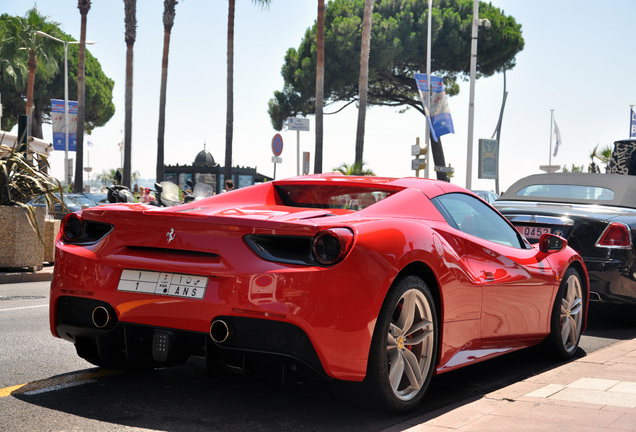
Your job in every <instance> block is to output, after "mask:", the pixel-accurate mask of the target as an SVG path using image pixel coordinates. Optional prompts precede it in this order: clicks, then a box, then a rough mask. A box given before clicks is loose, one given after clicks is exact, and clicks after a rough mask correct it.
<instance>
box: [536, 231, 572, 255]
mask: <svg viewBox="0 0 636 432" xmlns="http://www.w3.org/2000/svg"><path fill="white" fill-rule="evenodd" d="M567 245H568V241H567V240H566V239H564V238H563V237H559V236H557V235H554V234H543V235H541V238H540V239H539V250H540V251H541V252H543V253H553V252H560V251H562V250H563V249H565V247H566V246H567Z"/></svg>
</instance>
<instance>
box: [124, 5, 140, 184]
mask: <svg viewBox="0 0 636 432" xmlns="http://www.w3.org/2000/svg"><path fill="white" fill-rule="evenodd" d="M124 12H125V17H124V20H125V23H126V33H125V39H126V97H125V104H124V105H125V110H126V114H125V120H124V177H123V179H122V184H123V185H124V186H128V187H130V185H131V183H130V171H131V162H132V161H131V155H132V153H131V143H132V98H133V46H134V45H135V39H137V0H124Z"/></svg>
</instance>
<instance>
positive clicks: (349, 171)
mask: <svg viewBox="0 0 636 432" xmlns="http://www.w3.org/2000/svg"><path fill="white" fill-rule="evenodd" d="M364 165H365V163H364V162H362V161H360V162H354V163H353V164H351V165H349V164H347V163H343V164H342V165H340V166H339V167H337V168H334V169H333V170H334V171H337V172H340V173H342V174H344V175H351V176H374V175H375V173H374V172H373V171H372V170H370V169H367V168H364Z"/></svg>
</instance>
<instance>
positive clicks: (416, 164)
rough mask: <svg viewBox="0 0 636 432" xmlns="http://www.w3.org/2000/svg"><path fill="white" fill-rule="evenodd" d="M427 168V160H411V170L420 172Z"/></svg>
mask: <svg viewBox="0 0 636 432" xmlns="http://www.w3.org/2000/svg"><path fill="white" fill-rule="evenodd" d="M424 168H426V159H412V160H411V169H412V170H419V169H424Z"/></svg>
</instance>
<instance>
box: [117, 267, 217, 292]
mask: <svg viewBox="0 0 636 432" xmlns="http://www.w3.org/2000/svg"><path fill="white" fill-rule="evenodd" d="M207 285H208V278H207V277H205V276H194V275H188V274H181V273H164V272H154V271H147V270H124V271H122V273H121V277H120V278H119V285H118V286H117V291H127V292H138V293H145V294H159V295H166V296H172V297H183V298H192V299H202V298H203V296H204V295H205V288H206V287H207Z"/></svg>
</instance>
